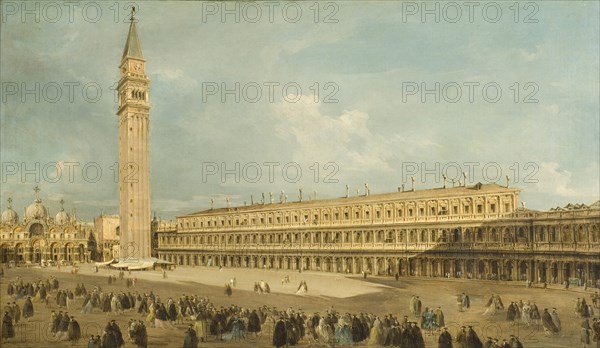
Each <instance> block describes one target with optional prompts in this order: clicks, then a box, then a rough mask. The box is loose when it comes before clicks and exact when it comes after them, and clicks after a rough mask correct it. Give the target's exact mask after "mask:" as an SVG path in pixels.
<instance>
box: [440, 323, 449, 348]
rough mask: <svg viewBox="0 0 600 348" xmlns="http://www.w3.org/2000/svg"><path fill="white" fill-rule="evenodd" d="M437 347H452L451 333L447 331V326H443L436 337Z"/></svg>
mask: <svg viewBox="0 0 600 348" xmlns="http://www.w3.org/2000/svg"><path fill="white" fill-rule="evenodd" d="M438 348H452V335H450V333H449V332H448V328H447V327H444V329H443V331H442V333H441V334H440V337H439V338H438Z"/></svg>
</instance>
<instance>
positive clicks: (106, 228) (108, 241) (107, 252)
mask: <svg viewBox="0 0 600 348" xmlns="http://www.w3.org/2000/svg"><path fill="white" fill-rule="evenodd" d="M119 223H120V219H119V215H106V214H104V213H102V214H101V215H100V216H98V217H97V218H95V219H94V231H95V232H96V238H97V240H96V241H97V243H98V247H97V249H98V253H99V258H98V259H99V260H98V261H110V260H111V259H113V258H118V257H119V253H118V247H119V234H120V229H119ZM115 246H116V250H117V252H116V254H115V251H114V250H115Z"/></svg>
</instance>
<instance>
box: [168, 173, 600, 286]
mask: <svg viewBox="0 0 600 348" xmlns="http://www.w3.org/2000/svg"><path fill="white" fill-rule="evenodd" d="M518 197H519V189H517V188H509V187H503V186H499V185H496V184H476V185H474V186H468V187H465V186H461V187H453V188H439V189H427V190H418V191H412V190H411V191H404V192H391V193H384V194H368V191H367V194H366V195H362V196H356V197H343V198H336V199H323V200H310V201H301V200H299V201H296V202H285V201H284V202H279V203H272V202H262V203H260V204H252V205H248V206H241V207H230V208H218V209H208V210H203V211H199V212H196V213H192V214H189V215H184V216H180V217H177V219H176V223H175V224H172V225H170V226H166V225H163V226H162V227H161V228H160V229H159V231H158V232H157V238H158V248H157V251H158V257H159V258H161V259H164V260H167V261H172V262H174V263H176V264H179V265H189V266H197V265H203V266H223V267H250V268H277V269H285V270H295V271H301V270H311V271H324V272H343V273H362V272H367V273H369V274H377V275H395V274H399V275H400V276H402V277H405V276H427V277H465V278H477V279H499V280H527V279H528V280H531V281H532V282H544V281H546V282H548V283H562V282H564V281H569V282H572V283H573V282H577V283H579V284H581V283H582V282H587V283H588V284H589V285H593V286H597V285H598V284H599V283H600V230H599V226H600V209H599V203H598V202H596V203H594V204H592V205H591V206H586V205H576V206H573V205H570V206H567V207H565V208H560V209H552V210H550V211H534V210H528V209H525V208H519V207H518Z"/></svg>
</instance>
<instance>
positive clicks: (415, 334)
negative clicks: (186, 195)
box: [411, 322, 425, 348]
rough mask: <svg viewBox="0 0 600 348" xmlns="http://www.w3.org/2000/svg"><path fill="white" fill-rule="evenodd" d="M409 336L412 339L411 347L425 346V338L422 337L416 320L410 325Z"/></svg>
mask: <svg viewBox="0 0 600 348" xmlns="http://www.w3.org/2000/svg"><path fill="white" fill-rule="evenodd" d="M411 331H412V332H411V336H412V339H413V344H414V345H413V347H415V348H425V340H424V339H423V334H421V329H419V326H418V325H417V323H416V322H413V325H412V327H411Z"/></svg>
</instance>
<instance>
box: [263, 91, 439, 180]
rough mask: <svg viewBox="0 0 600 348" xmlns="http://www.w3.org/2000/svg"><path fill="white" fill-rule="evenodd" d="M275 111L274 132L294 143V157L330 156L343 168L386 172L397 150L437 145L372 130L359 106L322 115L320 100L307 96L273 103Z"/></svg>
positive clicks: (313, 159) (307, 159)
mask: <svg viewBox="0 0 600 348" xmlns="http://www.w3.org/2000/svg"><path fill="white" fill-rule="evenodd" d="M274 113H275V115H276V116H275V117H276V123H275V126H274V127H275V134H276V135H277V137H279V138H280V139H284V140H288V141H292V142H293V143H294V147H293V151H294V159H295V160H298V161H302V162H307V163H312V162H322V163H325V162H329V161H332V160H333V161H335V162H337V164H338V165H339V166H340V167H342V168H344V169H346V170H356V171H360V172H362V173H365V172H372V171H379V172H388V171H390V170H392V167H393V166H391V165H390V162H391V160H392V159H394V158H396V157H397V156H398V155H399V154H410V153H418V152H420V151H422V150H423V149H426V148H429V149H431V148H439V147H440V145H438V144H436V143H435V142H433V141H431V140H429V139H427V138H426V137H423V136H420V137H418V138H414V137H410V136H409V137H406V136H402V135H400V134H395V135H393V136H384V135H383V134H381V133H378V132H374V131H372V129H371V127H370V125H369V120H370V116H369V114H367V113H365V112H363V111H360V110H345V111H343V112H342V113H341V114H340V115H338V116H329V115H325V114H323V113H322V112H321V110H320V104H318V103H315V102H314V100H313V99H312V98H310V97H307V96H303V97H302V98H300V100H299V101H298V102H296V103H288V102H282V103H279V104H275V105H274Z"/></svg>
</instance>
